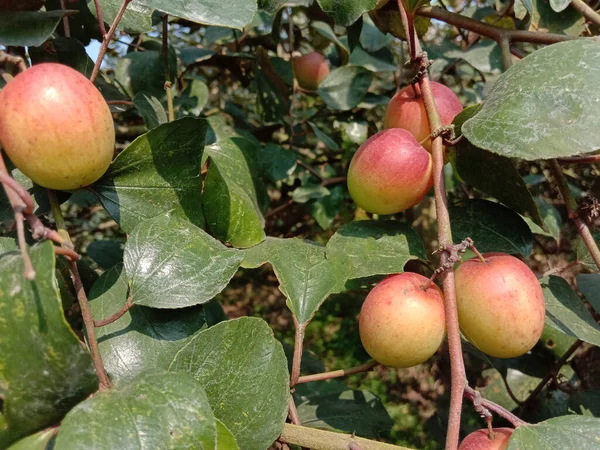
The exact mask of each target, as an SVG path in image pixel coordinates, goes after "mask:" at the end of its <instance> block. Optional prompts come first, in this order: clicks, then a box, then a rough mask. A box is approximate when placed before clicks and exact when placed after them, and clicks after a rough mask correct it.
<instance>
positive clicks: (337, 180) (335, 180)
mask: <svg viewBox="0 0 600 450" xmlns="http://www.w3.org/2000/svg"><path fill="white" fill-rule="evenodd" d="M347 180H348V178H347V177H334V178H325V179H324V180H323V181H322V182H321V186H331V185H332V184H338V183H345V182H346V181H347Z"/></svg>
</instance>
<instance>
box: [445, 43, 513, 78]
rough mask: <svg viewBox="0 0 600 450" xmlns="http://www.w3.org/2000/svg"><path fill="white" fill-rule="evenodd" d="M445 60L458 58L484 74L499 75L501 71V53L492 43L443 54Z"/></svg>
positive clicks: (498, 47)
mask: <svg viewBox="0 0 600 450" xmlns="http://www.w3.org/2000/svg"><path fill="white" fill-rule="evenodd" d="M444 57H446V58H460V59H463V60H465V61H466V62H468V63H469V64H471V65H472V66H473V67H475V68H476V69H477V70H479V71H481V72H484V73H500V72H502V70H503V67H504V66H503V65H502V51H501V50H500V46H499V45H498V44H496V42H494V41H488V40H486V41H481V42H478V43H477V44H475V45H473V46H471V47H470V48H469V50H467V51H464V50H460V49H457V50H452V51H449V52H446V53H444Z"/></svg>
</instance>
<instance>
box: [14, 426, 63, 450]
mask: <svg viewBox="0 0 600 450" xmlns="http://www.w3.org/2000/svg"><path fill="white" fill-rule="evenodd" d="M56 431H57V430H56V429H54V428H50V429H49V430H44V431H40V432H38V433H35V434H32V435H31V436H27V437H26V438H24V439H21V440H20V441H18V442H17V443H15V444H13V445H11V446H10V447H9V448H8V450H47V449H48V450H49V449H51V448H52V447H50V441H51V440H52V438H54V436H55V435H56Z"/></svg>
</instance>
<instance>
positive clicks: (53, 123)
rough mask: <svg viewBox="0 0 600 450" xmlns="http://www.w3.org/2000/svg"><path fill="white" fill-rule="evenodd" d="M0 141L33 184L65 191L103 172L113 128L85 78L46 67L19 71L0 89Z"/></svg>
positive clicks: (57, 67) (112, 142) (112, 145)
mask: <svg viewBox="0 0 600 450" xmlns="http://www.w3.org/2000/svg"><path fill="white" fill-rule="evenodd" d="M0 142H1V143H2V145H3V147H4V151H5V152H6V154H7V155H8V157H9V158H10V159H11V161H12V162H13V163H14V165H15V166H17V168H18V169H19V170H21V171H22V172H23V173H24V174H25V175H27V176H28V177H29V178H31V179H32V180H33V181H34V182H35V183H37V184H39V185H40V186H43V187H46V188H50V189H58V190H70V189H78V188H81V187H84V186H87V185H89V184H92V183H93V182H94V181H96V180H98V179H99V178H100V177H101V176H102V175H103V174H104V172H106V169H107V168H108V166H109V165H110V162H111V160H112V157H113V152H114V148H115V129H114V124H113V120H112V115H111V113H110V110H109V108H108V105H107V104H106V101H105V100H104V98H103V97H102V95H101V94H100V92H99V91H98V89H96V87H95V86H94V85H93V84H92V83H91V82H90V81H89V80H88V79H87V78H85V77H84V76H83V75H81V74H80V73H79V72H77V71H76V70H74V69H71V68H70V67H67V66H64V65H61V64H54V63H46V64H39V65H36V66H33V67H31V68H30V69H27V70H26V71H25V72H22V73H20V74H19V75H17V76H16V77H15V78H14V79H13V80H12V81H10V82H9V83H8V84H7V85H6V86H5V87H4V89H2V91H0Z"/></svg>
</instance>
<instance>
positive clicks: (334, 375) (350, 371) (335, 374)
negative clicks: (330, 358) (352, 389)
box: [297, 360, 379, 384]
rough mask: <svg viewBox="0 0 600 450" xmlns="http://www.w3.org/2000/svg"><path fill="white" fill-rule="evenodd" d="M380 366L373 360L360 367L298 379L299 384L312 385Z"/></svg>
mask: <svg viewBox="0 0 600 450" xmlns="http://www.w3.org/2000/svg"><path fill="white" fill-rule="evenodd" d="M377 364H379V363H378V362H377V361H374V360H371V361H369V362H366V363H364V364H361V365H359V366H354V367H350V368H349V369H339V370H332V371H330V372H323V373H315V374H314V375H304V376H302V377H299V378H298V381H297V384H300V383H310V382H311V381H322V380H330V379H332V378H339V377H345V376H348V375H353V374H355V373H361V372H369V371H370V370H373V367H375V366H376V365H377Z"/></svg>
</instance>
